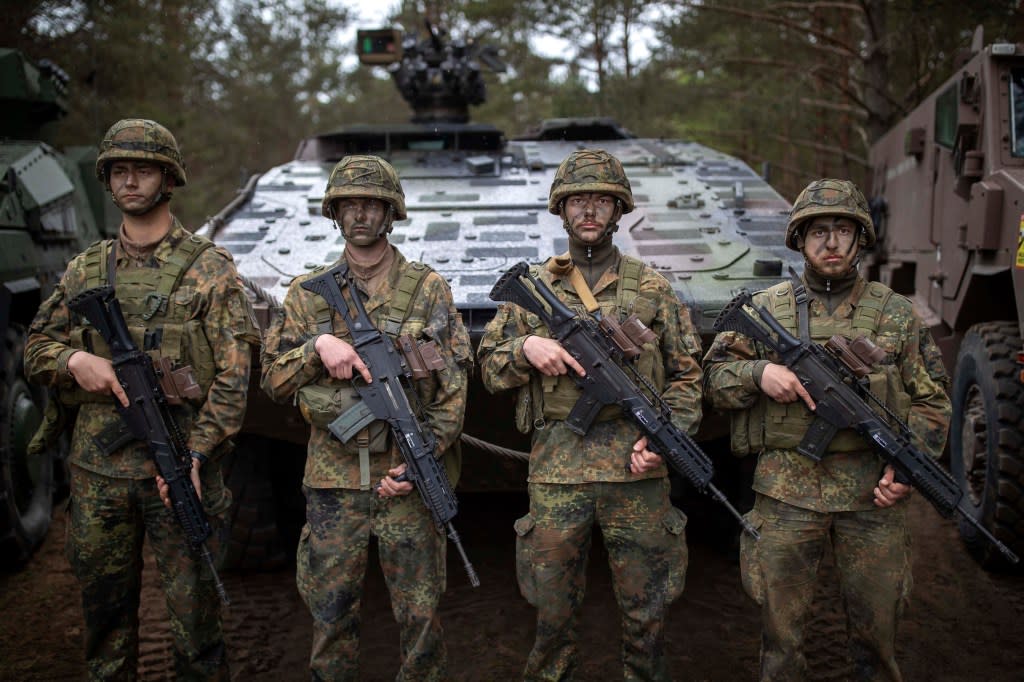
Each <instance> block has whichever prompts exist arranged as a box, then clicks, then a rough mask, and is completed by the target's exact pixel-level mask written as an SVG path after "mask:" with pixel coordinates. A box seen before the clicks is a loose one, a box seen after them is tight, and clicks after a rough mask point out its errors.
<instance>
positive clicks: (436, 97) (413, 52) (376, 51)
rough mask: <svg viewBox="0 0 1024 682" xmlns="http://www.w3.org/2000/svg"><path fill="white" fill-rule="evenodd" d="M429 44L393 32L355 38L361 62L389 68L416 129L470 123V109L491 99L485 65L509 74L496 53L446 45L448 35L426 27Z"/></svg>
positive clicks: (452, 42)
mask: <svg viewBox="0 0 1024 682" xmlns="http://www.w3.org/2000/svg"><path fill="white" fill-rule="evenodd" d="M424 23H425V24H426V28H427V36H426V37H425V38H417V36H416V35H415V34H407V35H405V36H404V37H403V36H402V32H401V31H399V30H398V29H394V28H384V29H372V30H360V31H357V33H356V40H357V52H358V53H359V61H360V62H362V63H363V64H380V65H387V70H388V72H389V73H390V74H391V77H392V79H394V81H395V85H396V86H397V87H398V91H399V92H401V93H402V97H403V98H404V99H405V101H406V102H408V103H409V106H411V107H412V109H413V117H412V122H413V123H466V122H468V121H469V105H470V104H473V105H476V104H483V102H484V100H485V99H486V97H487V91H486V86H485V84H484V79H483V73H482V69H481V65H483V66H486V67H487V68H489V69H490V70H492V71H494V72H495V73H503V72H504V71H505V63H504V62H503V61H502V60H501V57H500V55H499V51H498V48H496V47H494V46H492V45H482V44H480V43H476V42H474V41H472V40H470V41H465V42H463V41H457V40H448V32H447V31H445V30H444V29H442V28H441V27H440V26H438V25H437V24H435V23H434V22H432V21H431V20H430V19H426V20H425V21H424Z"/></svg>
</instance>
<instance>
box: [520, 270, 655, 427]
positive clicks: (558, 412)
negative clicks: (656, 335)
mask: <svg viewBox="0 0 1024 682" xmlns="http://www.w3.org/2000/svg"><path fill="white" fill-rule="evenodd" d="M550 262H551V261H548V263H550ZM643 269H644V264H643V262H642V261H640V260H639V259H637V258H634V257H632V256H629V255H626V254H621V256H620V259H619V268H618V276H619V281H618V283H617V291H616V295H615V298H614V299H613V300H611V301H607V302H605V303H601V304H600V306H601V315H602V316H606V317H613V318H615V319H617V320H619V321H620V322H621V321H622V320H624V319H625V318H626V317H628V316H629V315H630V314H632V313H636V315H637V317H638V318H639V319H640V321H641V322H643V323H644V324H645V325H646V326H648V327H650V325H651V321H652V319H653V318H654V315H655V314H656V313H657V310H656V308H654V307H653V306H651V305H649V304H648V303H647V302H646V301H644V300H643V299H640V298H638V294H639V291H640V278H641V276H642V275H643ZM531 272H532V274H533V275H534V277H538V278H539V277H540V276H541V268H540V267H536V266H535V267H532V268H531ZM567 305H568V306H569V307H570V308H572V309H573V310H575V311H576V312H577V313H579V314H580V315H588V314H589V313H588V312H587V310H586V309H585V308H584V306H583V305H582V304H581V303H567ZM527 323H528V324H529V325H530V327H531V331H530V333H531V334H536V335H538V336H545V337H547V336H548V335H549V331H548V329H547V328H546V327H545V326H544V324H543V323H542V322H541V321H540V318H538V317H537V316H536V315H533V314H532V313H528V314H527ZM636 367H637V370H638V371H639V372H640V374H641V376H644V377H646V378H648V379H649V380H650V381H651V383H652V384H653V385H654V387H655V388H656V389H657V390H658V393H659V394H660V393H661V391H662V389H664V387H665V363H664V360H663V358H662V354H661V347H660V341H657V340H656V341H654V342H653V343H650V344H647V345H645V346H644V348H643V350H642V352H641V354H640V356H639V357H638V358H637V359H636ZM580 395H581V391H580V389H579V387H578V386H577V385H576V382H575V381H573V379H572V377H570V376H569V375H567V374H565V375H559V376H554V377H552V376H545V375H541V374H540V373H538V372H534V373H533V377H532V378H531V380H530V383H529V384H528V385H527V386H524V387H522V388H521V389H520V390H519V394H518V397H517V400H516V427H517V428H518V429H519V430H520V431H521V432H523V433H528V432H529V431H530V429H531V428H538V429H540V428H544V424H545V422H546V421H548V420H564V419H565V418H566V417H568V416H569V412H570V411H571V410H572V408H573V406H574V405H575V404H576V401H577V400H579V398H580ZM621 417H622V409H621V408H619V406H618V405H606V406H605V407H603V408H602V409H601V411H600V412H598V413H597V418H596V419H595V421H609V420H611V419H618V418H621Z"/></svg>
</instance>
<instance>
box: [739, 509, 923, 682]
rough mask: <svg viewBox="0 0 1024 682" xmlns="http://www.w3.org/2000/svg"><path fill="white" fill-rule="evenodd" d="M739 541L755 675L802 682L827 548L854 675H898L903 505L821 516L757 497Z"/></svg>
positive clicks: (905, 558)
mask: <svg viewBox="0 0 1024 682" xmlns="http://www.w3.org/2000/svg"><path fill="white" fill-rule="evenodd" d="M748 519H749V520H750V522H751V523H752V524H753V525H754V526H755V527H756V528H758V529H759V530H760V531H761V540H760V541H757V542H754V541H752V540H751V539H750V538H749V537H747V536H746V535H744V536H743V538H742V539H741V541H740V542H741V550H740V570H741V575H742V578H743V586H744V589H745V590H746V591H747V593H748V594H749V595H750V596H751V597H752V598H753V599H754V600H755V601H757V602H758V604H760V605H761V617H762V621H763V622H762V636H761V680H771V681H772V682H774V681H776V680H806V679H807V677H808V669H807V660H806V658H805V657H804V651H803V645H804V630H805V627H806V625H807V621H808V617H809V614H810V610H811V602H812V600H813V597H814V592H815V588H816V585H817V581H818V567H819V565H820V563H821V559H822V556H823V555H824V552H825V547H826V545H831V547H832V551H833V554H834V557H835V563H836V572H837V574H838V576H839V587H840V594H841V595H842V600H843V606H844V607H845V610H846V619H847V628H848V630H849V641H848V644H849V649H850V657H851V659H852V661H853V665H854V678H855V679H858V680H900V679H902V678H901V677H900V671H899V666H897V664H896V650H895V645H896V625H897V621H898V619H899V616H900V614H901V613H902V612H903V609H904V608H905V606H906V604H907V601H908V599H909V596H910V590H911V586H912V578H911V573H910V533H909V531H908V529H907V523H906V505H905V504H900V505H897V506H895V507H890V508H889V509H872V510H865V511H849V512H832V513H822V512H815V511H811V510H808V509H801V508H799V507H794V506H792V505H789V504H786V503H784V502H781V501H779V500H776V499H773V498H771V497H767V496H765V495H760V494H759V495H758V496H757V500H756V502H755V504H754V509H753V511H751V512H750V513H749V514H748Z"/></svg>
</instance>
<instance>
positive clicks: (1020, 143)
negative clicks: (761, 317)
mask: <svg viewBox="0 0 1024 682" xmlns="http://www.w3.org/2000/svg"><path fill="white" fill-rule="evenodd" d="M982 45H983V40H982V34H981V31H980V29H979V30H978V31H977V32H976V33H975V38H974V42H973V46H972V48H971V50H970V53H969V54H965V55H963V56H964V59H963V60H962V64H961V65H960V66H959V67H958V68H957V69H956V72H955V73H954V74H953V75H952V76H951V77H950V78H949V79H948V80H947V81H946V82H945V83H944V84H943V85H942V86H941V87H939V89H938V90H936V91H935V92H934V93H932V94H931V95H930V96H929V97H928V98H926V99H925V100H924V102H922V103H921V105H920V106H919V107H917V109H915V110H914V111H912V112H911V113H910V114H909V115H908V116H907V117H906V118H905V119H904V120H903V121H901V122H900V123H898V124H897V125H896V126H895V127H894V128H893V129H892V130H890V131H889V132H888V133H886V134H885V135H884V136H883V137H882V138H880V139H879V140H878V142H877V143H875V145H874V146H873V147H872V148H871V153H870V161H871V166H872V170H873V184H872V195H873V196H872V200H871V201H872V207H873V212H874V214H875V215H874V217H875V224H876V226H877V227H878V232H879V243H878V247H877V248H876V256H875V258H876V260H875V263H874V264H873V269H874V271H875V273H876V276H877V278H879V279H881V281H883V282H885V283H886V284H888V285H889V286H891V287H892V288H893V289H894V290H895V291H897V292H899V293H903V294H906V295H907V296H909V297H911V299H912V300H913V302H914V304H915V308H916V309H917V310H918V311H919V313H920V314H921V316H922V317H923V318H924V319H925V320H926V322H927V323H928V324H929V325H930V326H931V328H932V331H933V334H934V336H935V339H936V341H937V342H938V344H939V347H940V348H941V350H942V354H943V359H944V361H945V364H946V367H947V369H948V370H949V373H950V376H951V377H952V379H953V385H952V395H951V398H952V402H953V420H952V426H951V429H950V438H949V452H950V469H951V471H952V473H953V476H954V478H956V479H957V482H958V483H959V485H960V487H961V489H962V490H963V491H964V493H965V496H966V497H967V498H969V504H970V506H971V509H972V512H973V515H974V518H976V519H977V520H978V521H979V522H980V523H981V524H982V525H983V526H984V527H985V528H986V529H987V530H989V531H990V532H991V533H993V534H994V535H995V536H996V537H998V538H999V539H1000V540H1002V541H1003V542H1004V543H1006V544H1007V545H1009V546H1010V548H1011V549H1013V550H1014V551H1015V552H1016V553H1018V554H1020V553H1021V552H1022V551H1024V44H1021V43H1018V44H1013V43H995V44H992V45H988V46H987V47H982ZM960 532H961V535H962V537H963V539H964V541H965V542H966V544H967V546H968V548H970V550H971V552H972V554H973V555H974V556H975V557H976V558H977V559H978V560H979V561H980V562H981V563H982V564H983V565H985V566H988V567H999V566H1002V565H1003V559H1002V558H1001V555H1000V554H999V553H998V552H996V551H994V550H993V548H992V547H991V545H990V544H989V543H987V542H985V541H984V539H983V538H982V537H981V536H980V534H979V533H978V532H977V530H975V529H974V528H973V527H972V526H971V525H970V524H968V523H967V522H966V521H961V522H960Z"/></svg>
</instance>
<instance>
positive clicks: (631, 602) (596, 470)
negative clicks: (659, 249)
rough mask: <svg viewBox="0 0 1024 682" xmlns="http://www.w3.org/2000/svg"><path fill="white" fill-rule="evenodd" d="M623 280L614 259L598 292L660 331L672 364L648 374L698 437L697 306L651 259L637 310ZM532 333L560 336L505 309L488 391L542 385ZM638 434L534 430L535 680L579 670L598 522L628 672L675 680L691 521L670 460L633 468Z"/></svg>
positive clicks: (523, 536) (487, 338) (529, 550)
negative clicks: (675, 620)
mask: <svg viewBox="0 0 1024 682" xmlns="http://www.w3.org/2000/svg"><path fill="white" fill-rule="evenodd" d="M615 260H617V259H615ZM539 275H540V277H541V278H542V279H543V280H544V281H545V282H546V283H547V284H548V285H549V286H550V287H551V289H552V291H554V292H555V294H556V295H557V296H558V297H559V298H560V299H561V300H562V301H564V302H565V303H566V304H567V305H569V306H571V307H573V308H574V309H576V310H577V311H580V312H583V311H585V307H584V306H583V303H582V302H581V300H580V297H579V295H578V294H577V293H576V291H575V290H574V289H573V288H572V285H571V284H570V283H569V278H568V276H567V273H563V274H557V275H556V274H554V273H552V272H550V271H549V270H547V269H542V270H541V272H540V273H539ZM619 286H620V281H619V274H618V268H617V267H616V265H612V266H611V267H609V269H608V270H606V271H605V272H604V274H602V275H601V277H600V278H599V279H598V281H597V285H596V286H595V287H594V289H593V294H594V296H595V298H596V300H597V302H598V304H599V305H600V306H601V310H602V314H603V315H615V316H620V315H625V314H629V313H636V314H637V316H638V317H639V318H640V320H641V321H642V322H643V323H644V324H645V325H647V327H648V328H650V329H651V330H652V331H653V332H654V333H655V335H656V337H657V341H656V343H657V345H658V351H659V355H658V356H659V357H660V358H661V367H648V368H647V371H648V372H649V374H648V379H651V380H654V375H655V374H658V375H660V376H661V377H663V379H664V382H663V383H664V389H663V391H662V398H663V399H664V400H665V401H666V402H667V403H668V404H669V405H670V406H671V407H672V408H673V410H674V414H673V421H674V422H675V423H676V425H677V426H679V428H681V429H683V430H689V431H690V432H691V433H693V432H695V431H696V429H697V426H698V423H699V422H700V417H701V396H700V383H701V376H702V375H701V371H700V366H699V365H698V364H697V360H696V358H697V357H698V356H699V353H700V338H699V337H698V336H697V334H696V332H695V330H694V327H693V325H692V323H691V322H690V316H689V312H688V311H687V310H686V308H684V307H683V306H681V305H680V304H679V300H678V298H677V297H676V295H675V293H674V292H673V291H672V288H671V286H670V285H669V284H668V282H667V281H666V280H665V278H664V277H662V276H661V275H660V274H658V273H657V272H655V271H653V270H652V269H650V268H648V267H646V266H645V267H644V268H643V271H642V273H641V276H640V284H639V289H638V292H637V296H636V298H635V299H634V301H633V305H632V308H631V310H628V311H620V310H617V309H616V300H617V293H618V287H619ZM531 334H535V335H538V336H549V333H548V330H547V329H546V328H545V327H544V325H543V324H542V323H541V322H540V320H539V318H537V317H536V316H535V315H533V314H532V313H527V312H526V311H524V310H523V309H522V308H519V307H518V306H515V305H512V304H504V305H502V306H501V307H500V308H499V309H498V313H497V315H496V316H495V318H494V319H493V320H492V321H491V322H490V323H488V325H487V328H486V330H485V332H484V337H483V339H482V340H481V342H480V348H479V359H480V366H481V372H482V378H483V382H484V385H485V386H486V387H487V389H488V390H489V391H491V392H495V391H499V390H505V389H509V388H517V387H520V386H524V385H527V384H528V383H529V382H539V381H541V379H540V373H539V372H537V371H536V370H534V369H533V367H532V365H530V363H529V361H528V360H527V359H526V358H525V356H524V355H523V343H524V341H525V340H526V337H527V336H529V335H531ZM659 383H660V382H659ZM577 390H578V389H577ZM639 438H640V430H639V429H638V428H637V427H636V426H635V425H634V424H633V423H632V422H631V421H628V420H626V419H623V418H621V417H616V418H613V419H610V420H608V421H598V422H595V423H594V424H593V425H592V426H591V428H590V430H589V431H588V432H587V434H586V435H585V436H583V437H580V436H577V435H576V434H574V433H573V432H572V431H570V430H569V429H568V428H567V427H566V426H565V423H564V421H561V420H559V419H551V420H549V421H547V423H546V424H545V426H544V428H543V429H540V430H537V431H535V432H534V435H533V445H532V448H531V451H530V473H529V481H530V485H529V492H530V514H529V515H528V516H526V517H524V518H522V519H519V520H518V521H517V522H516V533H517V536H518V540H517V547H516V557H517V559H516V560H517V566H518V577H519V586H520V590H521V591H522V593H523V596H524V597H526V599H527V600H528V601H529V602H530V603H531V604H533V605H534V606H536V607H537V609H538V611H537V638H536V641H535V643H534V647H533V651H532V652H531V653H530V657H529V661H528V663H527V667H526V671H525V673H524V677H525V678H526V679H552V680H554V679H568V678H571V676H572V673H573V671H574V670H575V669H576V666H577V659H578V654H577V651H576V637H577V634H576V630H577V620H578V613H579V607H580V602H581V601H582V598H583V588H584V585H583V576H584V575H585V570H586V563H587V556H588V552H589V547H590V541H591V540H590V538H591V533H592V530H593V526H594V525H595V524H597V525H598V526H600V527H601V530H602V531H603V532H604V536H605V539H606V544H607V546H608V550H609V561H610V564H611V569H612V578H613V581H614V584H615V590H616V597H617V599H618V602H619V605H620V611H621V613H622V619H623V641H622V657H623V675H624V677H625V679H667V678H668V672H667V670H666V664H665V660H664V655H663V651H662V641H661V640H662V638H661V634H662V623H663V619H664V613H665V609H666V608H667V607H668V605H669V604H670V603H671V602H672V600H673V599H675V598H676V597H677V596H678V595H679V593H680V592H681V591H682V589H683V580H684V577H685V572H686V562H687V552H686V540H685V534H684V528H685V517H684V516H682V514H681V513H680V512H678V511H677V510H675V509H673V508H672V506H671V503H670V502H669V498H668V480H667V478H666V477H667V473H668V472H667V469H666V468H665V466H664V465H663V466H661V467H658V468H657V469H655V470H652V471H650V472H647V473H644V474H632V473H630V472H629V471H628V470H627V468H626V465H627V464H628V461H629V455H630V453H631V451H632V448H633V444H634V443H636V441H637V440H639Z"/></svg>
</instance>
